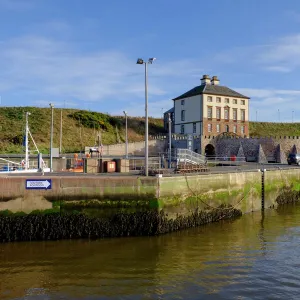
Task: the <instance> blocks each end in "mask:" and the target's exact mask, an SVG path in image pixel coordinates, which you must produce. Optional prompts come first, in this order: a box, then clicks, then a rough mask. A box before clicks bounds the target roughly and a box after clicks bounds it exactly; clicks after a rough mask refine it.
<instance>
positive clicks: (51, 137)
mask: <svg viewBox="0 0 300 300" xmlns="http://www.w3.org/2000/svg"><path fill="white" fill-rule="evenodd" d="M49 105H50V108H51V129H50V172H52V171H53V170H52V161H53V159H52V158H53V153H52V145H53V109H54V105H53V104H52V103H50V104H49Z"/></svg>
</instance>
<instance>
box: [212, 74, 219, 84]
mask: <svg viewBox="0 0 300 300" xmlns="http://www.w3.org/2000/svg"><path fill="white" fill-rule="evenodd" d="M219 83H220V80H219V79H218V76H213V77H212V80H211V84H212V85H218V84H219Z"/></svg>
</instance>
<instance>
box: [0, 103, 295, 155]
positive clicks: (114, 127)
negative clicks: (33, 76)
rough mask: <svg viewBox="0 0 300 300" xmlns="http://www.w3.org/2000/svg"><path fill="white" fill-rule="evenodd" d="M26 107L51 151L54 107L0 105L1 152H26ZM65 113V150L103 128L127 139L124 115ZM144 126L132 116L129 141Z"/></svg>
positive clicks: (157, 123)
mask: <svg viewBox="0 0 300 300" xmlns="http://www.w3.org/2000/svg"><path fill="white" fill-rule="evenodd" d="M26 111H28V112H30V113H31V115H30V116H29V127H30V131H31V133H32V135H33V137H34V139H35V142H36V143H37V145H38V148H39V150H40V151H42V152H43V153H48V151H49V141H50V122H51V110H50V108H37V107H0V153H23V147H22V141H23V135H24V128H25V112H26ZM60 114H61V109H54V134H53V147H59V136H60ZM62 115H63V140H62V146H63V151H64V152H78V151H80V150H82V149H83V148H84V146H93V145H95V144H96V142H97V134H98V132H101V136H102V143H103V144H115V143H118V142H124V141H125V118H124V116H110V115H107V114H102V113H97V112H91V111H85V110H76V109H63V110H62ZM144 129H145V123H144V118H143V117H140V118H138V117H128V140H129V142H136V141H143V140H144ZM164 132H165V131H164V129H163V121H162V119H156V118H149V134H150V135H156V134H159V133H164ZM250 135H251V136H257V137H258V136H270V135H273V136H275V135H276V136H293V135H295V136H297V135H298V136H300V123H267V122H250ZM31 148H32V144H31Z"/></svg>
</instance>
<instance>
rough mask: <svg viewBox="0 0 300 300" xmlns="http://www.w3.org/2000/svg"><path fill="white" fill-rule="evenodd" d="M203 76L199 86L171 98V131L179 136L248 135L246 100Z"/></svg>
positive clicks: (217, 82) (247, 99)
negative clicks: (172, 119)
mask: <svg viewBox="0 0 300 300" xmlns="http://www.w3.org/2000/svg"><path fill="white" fill-rule="evenodd" d="M219 83H220V81H219V79H218V78H217V76H213V77H212V79H210V77H209V76H208V75H203V77H202V79H201V85H199V86H196V87H194V88H193V89H191V90H189V91H188V92H186V93H184V94H182V95H180V96H179V97H177V98H174V99H173V101H174V123H175V124H174V125H175V126H174V131H175V133H181V134H196V135H206V136H210V135H214V136H216V135H219V134H221V133H224V132H232V133H235V134H237V135H239V136H248V135H249V99H250V98H249V97H247V96H244V95H242V94H240V93H238V92H236V91H234V90H232V89H230V88H228V87H226V86H221V85H220V84H219Z"/></svg>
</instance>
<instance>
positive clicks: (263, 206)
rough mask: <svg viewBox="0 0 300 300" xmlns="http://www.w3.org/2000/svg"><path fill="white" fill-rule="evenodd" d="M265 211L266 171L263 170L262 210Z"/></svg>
mask: <svg viewBox="0 0 300 300" xmlns="http://www.w3.org/2000/svg"><path fill="white" fill-rule="evenodd" d="M264 209H265V170H264V168H262V169H261V210H264Z"/></svg>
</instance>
